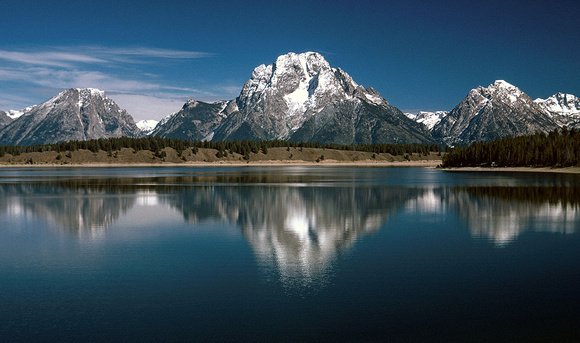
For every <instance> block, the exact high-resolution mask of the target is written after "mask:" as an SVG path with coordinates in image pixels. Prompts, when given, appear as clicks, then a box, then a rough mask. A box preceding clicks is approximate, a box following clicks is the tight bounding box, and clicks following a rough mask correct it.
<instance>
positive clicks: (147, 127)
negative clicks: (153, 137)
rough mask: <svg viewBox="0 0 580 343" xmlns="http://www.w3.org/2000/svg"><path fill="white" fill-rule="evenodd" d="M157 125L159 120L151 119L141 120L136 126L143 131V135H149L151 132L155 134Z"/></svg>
mask: <svg viewBox="0 0 580 343" xmlns="http://www.w3.org/2000/svg"><path fill="white" fill-rule="evenodd" d="M157 124H159V122H158V121H157V120H152V119H149V120H140V121H138V122H137V123H136V124H135V125H137V127H138V128H139V130H141V133H142V134H144V135H149V134H151V132H153V130H154V129H155V127H156V126H157Z"/></svg>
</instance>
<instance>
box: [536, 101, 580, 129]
mask: <svg viewBox="0 0 580 343" xmlns="http://www.w3.org/2000/svg"><path fill="white" fill-rule="evenodd" d="M534 102H535V103H536V104H538V105H539V106H540V107H541V108H542V109H543V110H544V111H546V113H548V115H550V116H551V117H552V118H553V119H554V120H555V121H556V122H557V123H558V124H559V125H562V126H563V125H566V126H568V127H575V128H580V98H578V97H576V96H574V95H572V94H565V93H556V94H554V95H552V96H551V97H549V98H547V99H536V100H534Z"/></svg>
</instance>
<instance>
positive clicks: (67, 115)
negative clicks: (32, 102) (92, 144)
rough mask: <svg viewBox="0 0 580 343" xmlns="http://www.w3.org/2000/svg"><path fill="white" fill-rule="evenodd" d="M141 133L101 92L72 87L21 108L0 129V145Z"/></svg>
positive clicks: (129, 135)
mask: <svg viewBox="0 0 580 343" xmlns="http://www.w3.org/2000/svg"><path fill="white" fill-rule="evenodd" d="M140 135H141V131H140V130H139V128H138V127H137V126H136V125H135V121H134V120H133V117H131V116H130V115H129V114H127V112H126V111H125V110H122V109H120V108H119V106H117V104H116V103H115V102H114V101H113V100H111V99H109V98H108V97H106V96H105V93H104V92H102V91H100V90H97V89H77V88H72V89H69V90H66V91H64V92H62V93H60V94H58V95H57V96H55V97H53V98H51V99H50V100H48V101H45V102H43V103H42V104H40V105H37V106H33V107H29V108H27V109H25V110H23V111H22V114H21V115H20V116H19V117H18V118H17V119H15V120H14V121H13V122H11V123H10V124H9V125H6V126H4V127H3V128H1V129H0V144H2V145H35V144H46V143H55V142H61V141H68V140H89V139H98V138H110V137H121V136H128V137H138V136H140Z"/></svg>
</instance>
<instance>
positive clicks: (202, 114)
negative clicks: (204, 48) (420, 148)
mask: <svg viewBox="0 0 580 343" xmlns="http://www.w3.org/2000/svg"><path fill="white" fill-rule="evenodd" d="M564 125H567V126H569V127H575V128H580V100H579V99H578V98H577V97H575V96H573V95H570V94H563V93H557V94H555V95H553V96H551V97H549V98H547V99H536V100H532V99H531V98H530V97H529V96H528V95H527V94H525V93H524V92H523V91H521V90H520V89H519V88H517V87H515V86H513V85H511V84H509V83H508V82H506V81H502V80H498V81H496V82H494V83H493V84H491V85H489V86H488V87H482V86H479V87H477V88H474V89H472V90H471V91H469V92H468V94H467V96H466V97H465V98H464V99H463V100H462V101H461V102H460V103H459V104H458V105H457V106H456V107H455V108H453V109H452V110H451V111H437V112H424V111H422V112H418V113H414V114H413V113H405V114H404V113H403V112H401V111H400V110H399V109H397V108H396V107H394V106H392V105H390V104H389V102H388V101H387V100H385V99H384V98H383V97H382V96H381V95H380V94H379V93H378V92H377V91H376V90H374V89H373V88H371V87H369V88H364V87H363V86H361V85H359V84H357V83H356V82H355V81H354V80H353V79H352V78H351V77H350V76H349V75H348V74H347V73H346V72H344V71H343V70H341V69H340V68H332V67H330V65H329V63H328V62H327V61H326V60H325V59H324V57H323V56H322V55H320V54H318V53H315V52H307V53H303V54H294V53H288V54H286V55H282V56H279V57H278V58H277V59H276V61H275V62H274V63H272V64H270V65H260V66H258V67H257V68H255V69H254V71H253V72H252V75H251V77H250V79H249V80H248V81H247V82H246V83H245V84H244V86H243V87H242V89H241V91H240V94H239V95H238V97H237V98H235V99H232V100H224V101H217V102H214V103H206V102H202V101H196V100H188V101H187V102H186V103H185V104H184V105H183V107H182V108H181V109H180V110H179V111H178V112H175V113H173V114H171V115H168V116H166V117H165V118H164V119H162V120H161V121H160V122H157V121H154V120H144V121H140V122H139V123H137V124H136V123H135V122H134V120H133V118H132V117H131V116H130V115H129V114H128V113H127V112H126V111H125V110H122V109H120V108H119V106H118V105H117V104H115V102H114V101H113V100H111V99H110V98H108V97H107V96H106V95H105V93H104V92H103V91H100V90H96V89H77V88H72V89H69V90H65V91H63V92H61V93H59V94H58V95H56V96H55V97H53V98H51V99H49V100H47V101H46V102H44V103H42V104H40V105H36V106H31V107H28V108H26V109H24V110H21V111H9V112H8V113H6V112H3V111H0V145H34V144H44V143H53V142H59V141H65V140H88V139H96V138H108V137H119V136H129V137H139V136H143V135H159V136H163V137H168V138H181V139H191V140H214V141H221V140H234V139H237V140H242V139H245V140H272V139H279V140H288V141H305V142H320V143H336V144H369V143H422V144H435V143H438V144H452V145H453V144H462V145H463V144H469V143H471V142H473V141H490V140H494V139H498V138H502V137H508V136H517V135H523V134H532V133H534V132H536V131H542V132H548V131H552V130H553V129H554V128H557V127H561V126H564Z"/></svg>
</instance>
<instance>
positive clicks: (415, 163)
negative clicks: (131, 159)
mask: <svg viewBox="0 0 580 343" xmlns="http://www.w3.org/2000/svg"><path fill="white" fill-rule="evenodd" d="M440 164H441V161H438V160H435V161H429V160H424V161H402V162H382V161H381V162H372V161H356V162H345V161H333V160H325V161H321V162H318V163H317V162H308V161H255V162H253V161H250V162H228V161H221V162H185V163H83V164H72V163H71V164H48V163H46V164H45V163H43V164H0V168H79V167H85V168H131V167H148V168H149V167H150V168H153V167H156V168H163V167H291V166H316V167H423V168H435V167H437V166H438V165H440Z"/></svg>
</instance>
